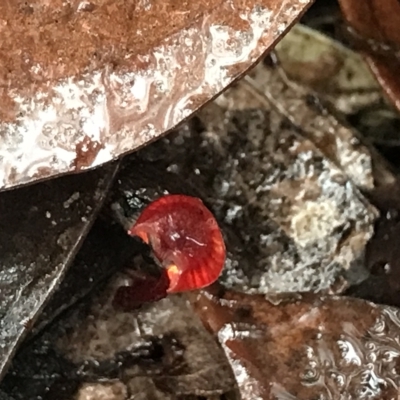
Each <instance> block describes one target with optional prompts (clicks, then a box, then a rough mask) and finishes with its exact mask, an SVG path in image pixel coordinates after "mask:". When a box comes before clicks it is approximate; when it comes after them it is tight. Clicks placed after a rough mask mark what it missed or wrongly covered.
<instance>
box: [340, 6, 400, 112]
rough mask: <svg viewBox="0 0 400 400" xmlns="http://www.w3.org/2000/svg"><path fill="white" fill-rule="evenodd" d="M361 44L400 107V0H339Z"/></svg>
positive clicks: (387, 91) (374, 69) (370, 62)
mask: <svg viewBox="0 0 400 400" xmlns="http://www.w3.org/2000/svg"><path fill="white" fill-rule="evenodd" d="M339 3H340V5H341V8H342V11H343V15H344V17H345V19H346V20H347V22H348V23H349V25H350V26H351V28H352V31H350V32H351V35H352V38H353V41H354V42H355V43H356V45H358V47H360V49H361V51H362V52H363V53H364V55H365V56H366V58H367V61H368V63H369V65H370V67H371V69H372V72H373V73H374V74H375V75H376V77H377V79H378V81H379V83H380V84H381V85H382V87H383V89H384V91H385V92H386V94H387V95H388V97H389V99H390V100H391V101H392V102H393V104H394V105H395V106H396V107H397V109H399V110H400V79H399V74H398V71H399V69H400V58H399V49H400V3H399V2H398V1H397V0H366V1H352V0H340V1H339Z"/></svg>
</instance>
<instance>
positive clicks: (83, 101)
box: [0, 0, 312, 189]
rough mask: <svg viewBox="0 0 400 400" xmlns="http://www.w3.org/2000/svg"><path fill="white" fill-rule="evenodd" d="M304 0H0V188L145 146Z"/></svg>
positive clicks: (272, 35) (264, 42)
mask: <svg viewBox="0 0 400 400" xmlns="http://www.w3.org/2000/svg"><path fill="white" fill-rule="evenodd" d="M311 3H312V0H262V1H255V0H233V1H230V2H226V1H225V0H202V1H191V2H187V1H185V2H184V1H181V2H177V1H175V0H168V1H166V0H149V1H144V2H137V1H135V0H118V1H109V0H98V1H93V2H81V1H77V0H69V1H62V0H55V1H52V2H50V3H49V2H46V1H39V2H35V3H34V4H32V5H30V4H28V3H26V2H23V1H2V2H1V3H0V15H1V19H0V33H1V36H2V41H1V44H0V99H1V101H2V104H3V107H2V110H1V111H2V112H1V113H0V121H1V123H0V134H1V136H2V138H3V140H2V142H1V144H0V189H1V188H7V187H12V186H15V185H18V184H21V183H27V182H32V181H35V180H38V179H43V178H46V177H50V176H54V175H57V174H60V173H68V172H77V171H81V170H84V169H88V168H92V167H95V166H97V165H99V164H102V163H104V162H107V161H109V160H111V159H114V158H116V157H118V156H120V155H121V154H124V153H126V152H129V151H132V150H134V149H136V148H138V147H140V146H143V145H145V144H146V143H148V142H149V141H151V140H153V139H155V138H156V137H157V136H159V135H160V134H162V133H163V132H165V131H168V130H169V129H171V128H172V127H174V126H175V125H177V124H178V123H179V122H180V121H181V120H183V119H185V118H187V117H188V116H189V115H190V114H191V113H192V112H194V111H195V110H197V109H198V108H199V107H200V106H201V105H202V104H204V103H205V102H206V101H208V100H210V99H211V98H212V97H213V96H215V95H217V94H218V93H219V92H220V91H221V90H223V89H224V88H225V87H226V86H227V85H228V84H230V83H231V82H232V81H233V80H235V79H237V78H238V77H240V76H241V75H242V74H243V73H244V72H245V71H246V70H247V69H248V68H249V67H250V66H251V65H252V64H253V63H254V62H255V61H257V60H258V59H259V58H260V56H261V55H262V54H263V53H264V52H265V51H266V50H267V49H268V48H270V47H271V46H272V45H273V44H274V43H275V42H276V41H277V40H278V39H279V38H280V37H281V36H282V34H283V33H284V32H285V31H286V29H287V28H288V27H289V26H290V25H291V24H292V23H293V22H294V21H295V20H296V19H298V18H299V17H300V15H301V14H302V13H303V12H304V11H305V9H306V8H307V7H308V6H309V5H310V4H311ZM16 44H18V45H16Z"/></svg>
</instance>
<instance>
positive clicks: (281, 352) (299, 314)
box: [192, 288, 400, 400]
mask: <svg viewBox="0 0 400 400" xmlns="http://www.w3.org/2000/svg"><path fill="white" fill-rule="evenodd" d="M192 302H193V304H194V307H195V310H196V311H197V313H198V314H199V315H200V317H201V318H202V320H203V323H204V324H205V326H206V327H208V329H209V330H210V331H211V332H213V333H214V334H215V336H216V338H217V339H218V341H219V343H220V344H221V346H222V348H223V350H224V351H225V354H226V356H227V358H228V360H229V362H230V364H231V366H232V369H233V371H234V374H235V376H236V380H237V383H238V386H239V390H240V392H241V396H242V397H241V398H242V399H243V400H253V399H265V400H271V399H274V400H283V399H285V400H286V399H293V400H308V399H313V398H319V397H321V396H326V398H332V399H339V398H348V399H360V398H364V397H365V398H369V399H376V400H378V399H391V398H397V395H398V393H399V388H400V377H399V375H398V373H397V367H398V365H399V363H400V350H399V346H398V341H399V340H400V322H399V321H400V319H399V316H400V311H399V310H398V309H396V308H391V307H385V306H376V305H374V304H372V303H368V302H366V301H363V300H357V299H351V298H346V297H321V296H318V295H314V294H309V295H300V294H296V295H293V296H287V295H276V296H274V297H271V298H268V297H267V298H265V297H264V296H259V295H246V294H242V293H237V292H233V291H224V290H222V289H220V290H218V288H214V291H210V290H209V291H207V292H201V293H198V294H197V295H195V294H193V295H192ZM324 398H325V397H324Z"/></svg>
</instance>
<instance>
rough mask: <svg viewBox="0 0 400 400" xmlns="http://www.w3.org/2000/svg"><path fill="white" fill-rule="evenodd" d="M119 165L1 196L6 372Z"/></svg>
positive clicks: (1, 333) (0, 294)
mask: <svg viewBox="0 0 400 400" xmlns="http://www.w3.org/2000/svg"><path fill="white" fill-rule="evenodd" d="M115 171H116V165H110V166H109V167H107V168H103V169H99V170H98V171H95V172H91V173H89V174H85V175H81V176H73V177H66V178H60V179H56V180H53V181H51V182H46V183H41V184H39V185H34V186H29V187H26V188H22V189H19V190H15V191H10V192H6V193H2V194H1V196H0V253H1V269H0V376H2V374H3V373H4V372H5V369H6V367H7V365H8V363H9V361H10V358H11V357H12V356H13V354H14V352H15V349H16V346H17V345H18V344H19V343H20V342H21V340H22V339H23V338H24V337H25V336H26V334H27V332H29V330H30V329H31V328H32V325H33V323H34V321H35V320H36V318H37V316H38V314H39V312H40V311H41V309H42V308H43V306H44V304H45V303H46V302H47V301H48V299H49V297H50V295H51V294H52V293H53V292H54V290H55V288H56V287H57V285H58V284H59V283H60V282H61V280H62V278H63V276H64V273H65V271H66V269H67V267H68V266H69V264H70V263H71V261H72V260H73V257H74V256H75V253H76V251H77V250H78V248H79V246H80V243H81V242H82V240H83V239H84V237H85V236H86V234H87V232H88V230H89V228H90V226H91V225H92V222H93V219H94V218H95V217H96V216H97V213H98V211H99V208H100V207H101V204H102V202H103V200H104V198H105V194H106V193H107V189H108V188H109V185H110V182H111V181H112V177H113V176H114V173H115Z"/></svg>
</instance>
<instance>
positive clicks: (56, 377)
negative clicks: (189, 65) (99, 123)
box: [0, 60, 400, 400]
mask: <svg viewBox="0 0 400 400" xmlns="http://www.w3.org/2000/svg"><path fill="white" fill-rule="evenodd" d="M267 61H268V60H266V63H264V64H262V65H260V66H259V67H257V68H256V69H255V70H254V71H253V72H252V73H251V75H250V76H249V77H248V78H247V79H246V81H244V82H241V83H239V84H236V85H235V86H234V87H232V88H231V89H230V90H228V91H227V92H225V93H224V94H223V95H222V96H220V97H219V98H218V99H217V100H216V101H215V102H213V103H212V104H209V105H208V106H206V107H205V108H204V109H202V110H201V111H200V112H199V113H198V114H197V116H196V117H194V118H192V119H191V120H189V121H188V122H187V123H185V124H183V125H181V126H180V128H179V129H177V130H175V131H174V132H172V133H171V134H170V135H169V136H168V137H165V138H163V139H161V140H159V141H158V142H157V143H154V144H152V145H150V146H148V147H146V148H145V149H142V150H140V151H139V152H137V153H135V154H134V155H131V156H128V157H126V158H125V159H124V160H123V162H122V166H121V168H120V169H119V172H118V174H117V177H116V178H115V180H114V184H113V185H112V187H111V189H110V190H109V197H108V199H107V201H106V202H105V204H104V206H103V208H102V210H101V212H100V214H96V212H97V211H98V210H94V209H93V210H92V211H91V212H89V214H85V213H84V214H80V211H81V210H82V209H83V208H84V204H86V203H85V202H86V201H88V202H90V201H92V204H93V205H92V207H93V208H95V205H96V206H98V207H100V206H101V200H102V199H103V194H104V193H105V192H106V190H107V185H106V182H105V181H103V183H99V184H98V183H97V182H96V179H95V178H94V177H96V176H97V177H98V179H100V176H98V175H88V176H87V178H86V179H87V181H85V182H86V183H85V185H84V189H83V188H81V189H79V190H78V189H76V188H75V187H74V183H73V182H75V181H74V179H73V178H72V177H71V178H68V179H69V181H68V182H69V183H68V184H67V186H68V190H72V191H71V192H68V191H67V189H66V188H64V189H65V191H63V190H64V189H62V188H61V189H60V190H59V192H60V193H59V194H55V193H53V192H52V191H51V190H48V191H46V190H43V191H40V193H37V192H34V191H33V188H35V187H36V188H39V189H40V188H47V187H51V185H53V182H50V183H48V184H42V185H37V186H32V187H31V188H26V189H21V193H22V194H25V195H24V202H26V199H28V200H30V201H32V202H35V204H36V205H37V204H39V206H37V209H33V210H32V209H29V210H30V211H29V212H28V211H27V209H26V208H24V207H21V210H22V211H18V212H17V211H15V212H14V211H12V212H10V218H14V220H17V219H18V218H19V219H18V221H22V230H21V232H22V233H24V232H26V231H27V232H28V231H29V232H30V230H29V229H32V226H35V228H36V226H37V227H38V228H37V229H36V230H35V231H34V232H35V236H34V240H33V239H32V240H33V244H32V243H30V241H29V240H28V239H26V238H24V237H22V239H21V235H20V234H19V227H18V228H16V225H15V224H14V222H10V223H8V225H7V221H9V220H8V219H7V220H6V219H4V221H6V222H5V223H4V224H3V225H4V226H5V228H4V229H8V230H7V233H9V236H7V237H4V238H3V243H6V244H7V245H8V243H11V244H12V245H13V246H14V247H12V246H11V244H10V245H9V248H10V249H11V250H13V257H14V258H15V257H16V256H15V254H19V253H18V250H19V249H20V248H24V249H25V250H26V252H27V254H28V250H29V251H30V250H31V249H32V248H35V249H36V250H38V254H42V253H43V248H44V246H45V244H46V243H53V242H54V243H57V246H58V247H57V251H55V252H54V253H51V251H50V254H49V256H48V257H47V255H46V254H47V253H46V252H44V258H43V260H42V259H41V258H40V257H39V258H40V260H39V258H38V260H37V261H36V264H35V265H39V264H40V263H41V264H40V265H42V267H41V271H43V272H44V274H45V275H46V274H48V275H49V274H50V275H49V276H50V277H49V279H47V278H46V276H47V275H46V276H45V279H43V278H42V276H39V278H37V281H38V282H41V283H40V284H41V291H40V292H39V295H41V294H42V293H47V294H46V296H45V297H46V302H44V301H43V303H46V304H43V306H44V308H43V310H42V305H41V306H40V310H37V311H41V314H40V316H39V317H38V319H37V321H36V324H35V325H34V326H33V322H31V321H26V320H24V319H23V316H24V315H23V313H25V310H23V312H22V313H20V312H19V311H20V310H21V308H18V307H19V305H20V304H21V303H22V300H23V299H25V297H26V296H27V297H26V298H27V299H28V300H29V301H28V302H27V303H26V304H27V305H28V307H27V308H26V310H27V312H30V308H29V307H30V304H32V303H31V302H30V301H31V297H30V296H31V294H32V293H33V292H30V288H31V287H32V285H33V284H32V283H31V282H30V280H29V279H30V278H31V271H32V268H34V267H33V266H32V265H31V264H27V266H24V267H23V268H22V267H21V271H20V273H19V275H18V277H17V279H18V284H17V283H13V285H8V286H7V287H9V288H13V289H15V290H14V292H13V293H11V292H10V293H11V296H10V297H9V298H8V297H2V298H1V300H3V302H4V304H5V306H4V307H7V308H5V309H6V312H7V313H9V314H10V315H13V316H14V317H13V318H14V319H13V321H12V324H10V326H11V327H12V328H13V329H14V328H16V329H17V332H22V327H21V320H22V324H24V325H23V332H24V335H26V336H27V340H26V341H25V342H24V343H23V344H22V346H21V348H20V350H19V352H18V354H17V355H16V356H15V358H14V359H13V363H12V366H11V368H10V370H9V372H8V373H7V375H6V376H5V378H4V381H3V382H2V384H1V386H0V399H1V400H3V398H5V399H7V400H9V397H10V396H11V397H12V398H13V399H14V400H18V399H21V400H22V399H24V400H25V399H32V400H33V399H41V400H60V399H65V400H77V399H78V400H89V399H90V400H94V399H104V400H128V399H132V398H135V399H143V400H144V399H155V400H158V399H159V400H161V399H163V400H175V399H179V400H183V399H184V400H199V399H202V400H203V399H204V398H206V399H207V400H216V399H218V400H221V399H224V400H226V399H229V400H231V399H237V398H240V396H241V398H243V399H245V400H247V399H249V400H254V399H255V398H260V399H261V398H265V399H271V398H272V399H274V400H289V399H290V400H296V399H299V400H303V399H304V400H305V399H307V400H308V399H310V398H321V399H330V398H332V399H336V398H342V397H343V398H346V399H363V398H365V399H370V400H375V399H376V400H378V399H384V400H385V399H392V398H396V395H397V394H398V392H399V385H400V382H399V380H398V371H397V370H398V365H399V361H398V360H399V356H400V351H399V349H398V341H399V340H400V339H399V336H400V323H399V316H398V313H399V311H398V309H395V308H390V307H387V306H386V305H382V306H378V305H375V304H372V303H368V302H366V301H364V300H361V299H354V298H349V297H344V296H342V297H337V296H329V295H328V294H343V293H345V294H347V295H351V296H358V297H360V298H362V299H370V300H373V301H374V302H378V303H379V302H380V303H384V304H393V305H400V302H399V296H398V293H399V290H398V289H399V286H398V284H397V283H396V282H397V281H398V279H397V278H398V275H399V272H398V267H397V259H398V257H397V253H398V251H397V247H398V246H397V242H398V237H399V228H398V226H399V218H398V209H399V206H398V204H399V201H398V199H399V198H400V196H399V195H398V192H399V189H398V187H397V185H393V182H395V180H396V177H395V175H394V174H393V173H392V172H391V171H390V170H389V169H387V168H386V164H385V162H383V160H382V158H381V157H380V156H379V155H378V154H377V153H376V151H375V150H374V149H373V148H372V147H371V146H370V145H367V144H365V142H364V140H363V138H362V137H361V135H359V133H358V132H356V131H355V130H354V129H352V128H351V127H350V126H348V125H347V124H345V123H344V122H343V121H342V119H341V118H340V117H338V116H337V115H335V114H334V113H332V112H330V110H329V108H327V107H325V105H324V104H323V102H321V101H319V99H318V97H317V96H316V94H315V92H312V91H311V90H308V89H306V88H305V87H303V86H300V85H296V84H295V83H293V82H292V81H290V80H289V79H288V75H287V74H286V73H285V71H284V70H283V69H282V68H281V67H282V66H281V65H279V64H277V63H274V62H273V63H269V64H268V65H269V66H267ZM269 61H270V60H269ZM292 72H293V71H292ZM309 72H310V71H309ZM325 72H327V73H328V72H329V71H325ZM349 96H350V97H351V94H349ZM97 149H98V146H97V144H96V143H91V142H90V141H86V140H84V141H82V142H80V144H79V146H78V148H77V151H78V153H79V154H80V161H77V160H75V161H74V168H81V167H82V168H86V166H85V165H86V164H87V163H92V162H93V160H94V158H93V154H95V153H96V151H97ZM86 150H87V151H86ZM99 173H100V172H99ZM82 176H84V175H82ZM75 178H78V177H75ZM60 181H61V180H60ZM55 182H57V181H55ZM46 185H47V186H46ZM77 185H78V184H77ZM96 185H99V186H96ZM78 186H79V185H78ZM96 187H100V188H101V189H100V190H98V191H97V193H96V192H95V189H96ZM28 189H29V190H31V192H29V190H28ZM85 190H87V191H88V193H89V192H90V191H91V192H92V193H95V194H94V195H93V197H92V198H90V196H89V194H88V193H87V194H86V195H84V192H85ZM17 192H19V190H18V191H16V192H14V194H12V193H13V192H9V193H2V194H1V195H0V205H1V201H2V200H1V199H3V198H4V199H7V198H10V199H11V200H10V205H9V209H10V210H12V209H16V210H17V208H18V207H16V206H17V205H19V204H20V203H21V204H22V199H21V200H19V197H18V196H17V194H16V193H17ZM67 192H68V194H69V195H68V196H67V195H65V198H64V197H63V196H64V194H66V193H67ZM63 193H64V194H63ZM85 193H86V192H85ZM168 193H176V194H186V195H190V196H196V197H200V198H201V199H203V201H204V203H205V204H206V206H207V207H208V208H209V209H210V210H212V212H213V213H214V215H215V217H216V219H217V221H218V224H219V226H220V227H221V229H222V232H223V235H224V238H225V242H226V247H227V261H226V265H225V270H224V274H223V276H222V277H221V279H220V283H222V284H223V285H225V288H222V287H221V286H218V285H215V287H214V288H210V289H209V290H207V291H202V292H196V293H191V294H185V295H174V296H168V297H167V298H164V299H162V300H160V301H158V302H155V303H154V302H153V303H150V304H148V303H147V304H143V299H144V300H148V295H149V292H150V289H149V288H151V289H154V287H152V286H151V284H152V282H153V281H151V280H146V279H147V278H146V276H147V277H150V278H151V279H153V278H155V277H156V276H157V274H156V273H155V271H156V272H157V268H159V265H158V264H157V263H155V262H154V258H152V257H151V254H150V249H149V247H148V246H146V245H145V244H143V243H141V242H140V241H138V240H136V239H134V238H131V237H129V235H127V233H126V232H127V230H128V229H129V228H130V227H131V226H132V224H133V223H134V222H135V220H136V218H137V217H138V215H139V213H140V212H141V211H142V210H143V208H144V207H145V206H146V205H148V204H149V202H151V201H153V200H154V199H155V198H157V197H159V196H162V195H165V194H168ZM47 195H48V198H46V199H47V200H46V201H41V196H47ZM7 196H8V197H7ZM35 196H36V197H35ZM98 196H100V197H101V200H99V198H100V197H98ZM50 197H51V201H50V200H49V199H50ZM88 199H89V200H88ZM11 201H12V202H13V204H12V205H11ZM48 205H49V207H50V206H53V207H54V209H55V208H57V212H54V213H53V211H52V209H50V208H48ZM67 211H69V212H70V213H71V215H70V214H67ZM64 212H65V213H66V214H65V217H64ZM35 213H36V214H37V215H39V214H40V215H42V216H43V215H44V216H45V217H44V218H42V220H40V219H39V220H38V223H37V224H36V225H35V224H34V223H33V222H35V219H34V218H33V217H32V215H35ZM75 213H76V214H77V217H76V218H77V219H76V220H75V219H74V218H75ZM3 214H4V213H3ZM14 214H15V215H14ZM53 215H55V216H57V217H59V219H60V225H58V223H57V221H58V220H57V219H56V218H52V217H53ZM96 215H98V217H97V220H96V222H95V223H94V225H93V226H92V227H91V230H90V232H89V233H88V235H87V236H86V233H87V230H88V228H89V225H90V223H91V222H92V219H94V217H95V216H96ZM78 217H79V218H81V222H82V224H80V222H79V221H78V219H79V218H78ZM82 217H83V218H84V219H83V220H82ZM7 218H8V217H7ZM63 218H64V219H63ZM46 219H49V220H50V221H48V222H46V221H45V220H46ZM53 221H54V222H55V223H56V224H54V223H53ZM0 223H1V220H0ZM85 223H86V225H85ZM49 224H50V225H51V226H50V225H49ZM63 224H65V225H63ZM28 226H29V229H28ZM57 226H60V227H62V228H63V229H64V231H65V230H67V231H68V232H69V229H70V227H75V226H77V232H75V230H72V232H75V233H74V235H75V236H74V235H71V236H72V240H70V241H69V240H67V239H68V238H70V236H69V235H61V240H59V236H60V235H59V233H58V231H57V229H56V228H57ZM16 230H17V233H16ZM37 232H39V233H37ZM374 233H375V234H374ZM373 234H374V236H373ZM22 236H23V235H22ZM83 236H86V239H85V240H84V241H83V240H82V239H83ZM10 237H11V238H14V237H15V239H12V240H10ZM371 238H372V240H371ZM52 240H53V241H52ZM74 240H75V242H77V241H81V242H82V241H83V244H82V247H81V249H80V251H79V252H78V254H77V255H75V247H74V246H75V245H74V243H75V242H74ZM42 242H43V243H42ZM54 243H53V245H54ZM19 244H21V247H18V246H19ZM41 246H43V247H41ZM50 250H51V249H50ZM39 252H40V253H39ZM29 254H36V253H34V252H32V251H31V253H29ZM13 257H12V256H11V255H10V257H9V258H10V260H11V259H12V260H14V258H13ZM46 257H47V258H46ZM57 257H60V260H59V259H58V258H57ZM72 258H74V260H72ZM16 260H17V259H16ZM48 260H50V263H49V262H48ZM58 260H59V261H58ZM17 261H18V260H17ZM53 261H54V262H55V265H56V267H55V268H54V265H53ZM57 263H58V264H57ZM67 264H71V266H70V267H69V268H68V270H67V268H66V266H67ZM58 265H60V266H58ZM61 269H62V271H61ZM65 270H67V271H66V272H65V277H64V271H65ZM53 271H55V272H53ZM51 274H52V275H51ZM138 276H139V277H140V279H143V282H144V283H145V284H143V286H142V287H141V289H142V292H140V291H138V294H139V296H138V297H137V298H136V299H135V300H136V302H135V303H134V304H129V305H130V306H132V307H130V310H129V312H127V311H126V309H124V308H123V307H120V304H117V303H118V302H116V301H115V300H116V298H115V295H116V293H118V291H119V290H120V288H121V287H123V286H127V285H131V284H132V283H135V279H136V278H137V277H138ZM62 278H63V279H62ZM140 279H139V280H140ZM33 281H34V284H36V281H35V280H33ZM55 281H57V283H58V282H60V285H59V287H57V290H54V289H55V287H54V282H55ZM0 282H1V281H0ZM19 282H20V283H21V284H19ZM149 282H150V283H149ZM146 284H147V285H150V286H146ZM146 288H147V289H146ZM226 288H229V289H226ZM231 288H235V289H236V290H237V291H233V290H231ZM18 291H19V292H21V294H20V295H19V294H18V293H19V292H18ZM46 291H47V292H46ZM287 291H290V292H292V293H291V294H290V295H289V294H283V293H281V294H279V292H287ZM303 291H310V292H318V293H308V294H304V293H300V292H303ZM52 292H54V295H53V296H52V298H51V300H50V301H47V297H48V295H49V294H50V293H52ZM139 292H140V293H139ZM15 293H17V294H15ZM35 293H36V292H35ZM150 294H151V293H150ZM2 295H3V292H2V291H1V295H0V297H1V296H2ZM18 296H20V297H19V299H20V300H19V301H20V302H19V303H18V300H16V299H17V298H18ZM141 296H142V297H141ZM146 296H147V297H146ZM41 300H43V298H41ZM128 300H129V299H128ZM188 300H190V301H189V302H188ZM9 302H14V304H11V306H12V307H11V308H9V306H10V304H9ZM0 304H1V301H0ZM190 304H191V305H192V306H194V309H195V311H196V313H194V312H193V309H192V308H191V306H190ZM13 305H15V306H16V307H15V308H13ZM127 308H129V307H127ZM15 311H17V312H18V313H19V314H18V318H17V316H16V315H15V314H12V313H13V312H15ZM199 317H200V319H201V321H202V322H203V324H204V326H205V327H206V328H207V329H208V332H207V331H206V330H205V329H204V327H203V326H202V323H201V321H200V319H199ZM28 331H29V332H30V334H29V335H27V333H28ZM213 335H214V337H213ZM236 386H238V387H239V391H240V395H239V394H238V393H237V389H238V388H237V387H236ZM2 396H3V397H2ZM318 396H319V397H318Z"/></svg>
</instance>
